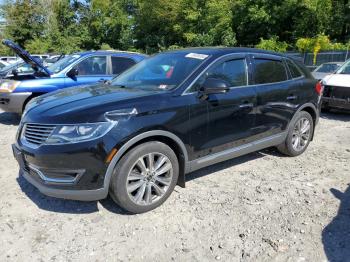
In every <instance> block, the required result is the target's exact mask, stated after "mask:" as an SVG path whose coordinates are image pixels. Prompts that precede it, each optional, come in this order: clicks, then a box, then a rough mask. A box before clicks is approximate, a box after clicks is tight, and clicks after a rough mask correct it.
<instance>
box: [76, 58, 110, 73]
mask: <svg viewBox="0 0 350 262" xmlns="http://www.w3.org/2000/svg"><path fill="white" fill-rule="evenodd" d="M75 68H76V69H78V72H79V76H84V75H106V74H107V72H106V70H107V60H106V57H105V56H91V57H89V58H86V59H84V60H83V61H81V62H80V63H79V64H77V65H76V66H75Z"/></svg>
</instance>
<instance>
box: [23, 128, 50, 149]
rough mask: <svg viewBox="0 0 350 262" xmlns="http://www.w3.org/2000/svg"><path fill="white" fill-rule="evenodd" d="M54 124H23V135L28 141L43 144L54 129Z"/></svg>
mask: <svg viewBox="0 0 350 262" xmlns="http://www.w3.org/2000/svg"><path fill="white" fill-rule="evenodd" d="M55 127H56V126H55V125H44V124H25V126H24V135H23V137H24V138H25V140H26V141H27V142H29V143H32V144H35V145H41V144H43V143H44V142H45V141H46V139H47V138H48V137H49V136H50V134H51V133H52V131H53V130H54V129H55Z"/></svg>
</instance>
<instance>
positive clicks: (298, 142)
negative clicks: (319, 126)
mask: <svg viewBox="0 0 350 262" xmlns="http://www.w3.org/2000/svg"><path fill="white" fill-rule="evenodd" d="M297 114H298V115H297V116H296V117H295V119H294V120H293V122H292V123H291V125H290V128H289V130H288V134H287V138H286V140H285V142H284V143H282V144H281V145H279V146H277V149H278V150H279V151H280V152H281V153H282V154H285V155H288V156H299V155H301V154H302V153H304V151H305V150H306V148H307V147H308V146H309V143H310V141H311V137H312V135H313V132H314V122H313V119H312V116H311V115H310V114H309V113H308V112H306V111H301V112H299V113H297Z"/></svg>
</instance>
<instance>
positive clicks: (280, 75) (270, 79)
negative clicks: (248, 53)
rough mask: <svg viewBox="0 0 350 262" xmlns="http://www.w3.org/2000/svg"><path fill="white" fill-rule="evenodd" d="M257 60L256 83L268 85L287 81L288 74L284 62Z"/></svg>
mask: <svg viewBox="0 0 350 262" xmlns="http://www.w3.org/2000/svg"><path fill="white" fill-rule="evenodd" d="M254 60H255V62H254V63H255V77H254V79H255V83H256V84H266V83H276V82H282V81H285V80H287V73H286V70H285V68H284V65H283V63H282V61H276V60H268V59H254Z"/></svg>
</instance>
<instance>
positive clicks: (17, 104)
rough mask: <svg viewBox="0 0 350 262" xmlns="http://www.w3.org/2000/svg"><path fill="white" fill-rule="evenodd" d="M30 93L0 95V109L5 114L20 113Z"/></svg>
mask: <svg viewBox="0 0 350 262" xmlns="http://www.w3.org/2000/svg"><path fill="white" fill-rule="evenodd" d="M31 95H32V93H31V92H25V93H0V109H1V110H3V111H5V112H11V113H22V109H23V105H24V103H25V101H26V100H27V98H28V97H30V96H31Z"/></svg>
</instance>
